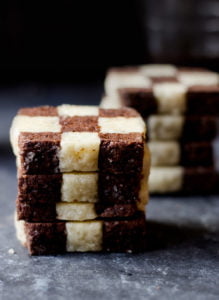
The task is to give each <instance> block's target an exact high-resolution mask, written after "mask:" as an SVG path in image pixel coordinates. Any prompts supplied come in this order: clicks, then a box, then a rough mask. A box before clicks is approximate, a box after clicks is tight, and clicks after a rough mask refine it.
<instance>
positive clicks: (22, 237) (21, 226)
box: [14, 214, 27, 246]
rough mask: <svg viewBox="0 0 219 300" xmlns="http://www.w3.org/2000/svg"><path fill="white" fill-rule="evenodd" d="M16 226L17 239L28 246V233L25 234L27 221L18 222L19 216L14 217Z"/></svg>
mask: <svg viewBox="0 0 219 300" xmlns="http://www.w3.org/2000/svg"><path fill="white" fill-rule="evenodd" d="M14 224H15V229H16V236H17V239H18V240H19V241H20V242H21V244H22V245H23V246H26V242H27V239H26V233H25V221H22V220H20V221H18V220H17V214H15V215H14Z"/></svg>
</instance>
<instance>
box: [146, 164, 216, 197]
mask: <svg viewBox="0 0 219 300" xmlns="http://www.w3.org/2000/svg"><path fill="white" fill-rule="evenodd" d="M218 183H219V174H218V173H217V172H216V171H215V170H214V169H213V168H204V167H200V168H191V167H182V166H174V167H152V168H151V172H150V177H149V191H150V192H151V193H154V194H163V193H180V194H182V193H184V194H186V195H188V194H215V193H218V192H219V188H218V187H219V185H218Z"/></svg>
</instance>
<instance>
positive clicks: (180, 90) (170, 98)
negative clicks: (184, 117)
mask: <svg viewBox="0 0 219 300" xmlns="http://www.w3.org/2000/svg"><path fill="white" fill-rule="evenodd" d="M200 86H201V87H202V88H204V90H205V87H207V88H208V87H214V92H215V91H216V92H217V93H218V95H219V75H218V74H217V73H214V72H211V71H208V70H205V69H198V68H177V67H175V66H173V65H156V64H154V65H143V66H139V67H132V68H131V67H123V68H113V69H110V70H109V72H108V74H107V76H106V79H105V92H106V97H104V98H103V100H102V104H101V105H102V107H105V108H107V107H108V108H110V107H114V108H119V107H121V106H123V105H124V104H126V103H124V102H123V99H122V96H121V95H120V92H119V91H124V90H129V89H130V90H132V91H134V90H136V92H139V93H141V92H142V93H146V94H148V95H150V97H153V98H154V99H156V105H157V112H158V113H177V114H178V113H179V114H180V113H184V112H185V111H186V109H187V107H186V106H187V101H186V100H187V93H188V91H189V92H193V89H194V88H196V87H200Z"/></svg>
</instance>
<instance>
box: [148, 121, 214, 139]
mask: <svg viewBox="0 0 219 300" xmlns="http://www.w3.org/2000/svg"><path fill="white" fill-rule="evenodd" d="M146 123H147V129H148V130H147V132H148V136H149V139H150V140H153V141H156V140H157V141H170V140H183V141H211V140H212V139H214V138H215V137H216V134H217V118H216V117H214V116H183V115H151V116H149V117H148V118H147V119H146Z"/></svg>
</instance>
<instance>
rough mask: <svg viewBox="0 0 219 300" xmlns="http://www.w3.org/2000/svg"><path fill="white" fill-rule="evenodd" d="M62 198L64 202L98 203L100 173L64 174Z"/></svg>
mask: <svg viewBox="0 0 219 300" xmlns="http://www.w3.org/2000/svg"><path fill="white" fill-rule="evenodd" d="M61 197H62V201H64V202H75V201H76V202H92V203H95V202H97V201H98V173H74V174H69V173H66V174H63V176H62V188H61Z"/></svg>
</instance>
